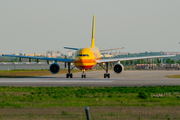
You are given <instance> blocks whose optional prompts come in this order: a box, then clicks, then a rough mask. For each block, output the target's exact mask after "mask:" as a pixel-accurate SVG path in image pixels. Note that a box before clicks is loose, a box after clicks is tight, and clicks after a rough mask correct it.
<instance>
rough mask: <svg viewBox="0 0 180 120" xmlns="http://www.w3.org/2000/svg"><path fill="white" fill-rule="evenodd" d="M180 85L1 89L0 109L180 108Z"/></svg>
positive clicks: (6, 87) (5, 87) (3, 87)
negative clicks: (83, 107)
mask: <svg viewBox="0 0 180 120" xmlns="http://www.w3.org/2000/svg"><path fill="white" fill-rule="evenodd" d="M179 91H180V86H156V87H151V86H150V87H13V86H12V87H10V86H2V87H0V108H44V107H45V108H51V107H82V106H111V107H114V106H136V107H158V106H159V107H167V106H180V94H179Z"/></svg>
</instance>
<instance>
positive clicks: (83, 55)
mask: <svg viewBox="0 0 180 120" xmlns="http://www.w3.org/2000/svg"><path fill="white" fill-rule="evenodd" d="M79 56H82V57H86V56H87V57H89V55H88V54H77V57H79Z"/></svg>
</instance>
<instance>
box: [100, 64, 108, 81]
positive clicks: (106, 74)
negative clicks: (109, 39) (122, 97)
mask: <svg viewBox="0 0 180 120" xmlns="http://www.w3.org/2000/svg"><path fill="white" fill-rule="evenodd" d="M99 65H100V66H101V67H102V68H103V69H104V70H105V71H106V73H104V78H106V77H107V78H110V74H109V73H108V63H106V67H105V68H104V67H103V66H102V65H101V64H99Z"/></svg>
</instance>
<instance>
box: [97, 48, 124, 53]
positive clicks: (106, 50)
mask: <svg viewBox="0 0 180 120" xmlns="http://www.w3.org/2000/svg"><path fill="white" fill-rule="evenodd" d="M119 49H124V47H122V48H113V49H105V50H99V51H100V52H103V51H110V50H119Z"/></svg>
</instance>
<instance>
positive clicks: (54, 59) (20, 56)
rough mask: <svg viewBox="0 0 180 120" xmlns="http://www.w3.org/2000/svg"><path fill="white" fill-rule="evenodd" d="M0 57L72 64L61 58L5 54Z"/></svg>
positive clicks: (71, 60) (68, 60)
mask: <svg viewBox="0 0 180 120" xmlns="http://www.w3.org/2000/svg"><path fill="white" fill-rule="evenodd" d="M2 56H6V57H19V58H29V59H39V60H52V61H61V62H71V63H72V62H73V59H63V58H48V57H36V56H23V55H5V54H2Z"/></svg>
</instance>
